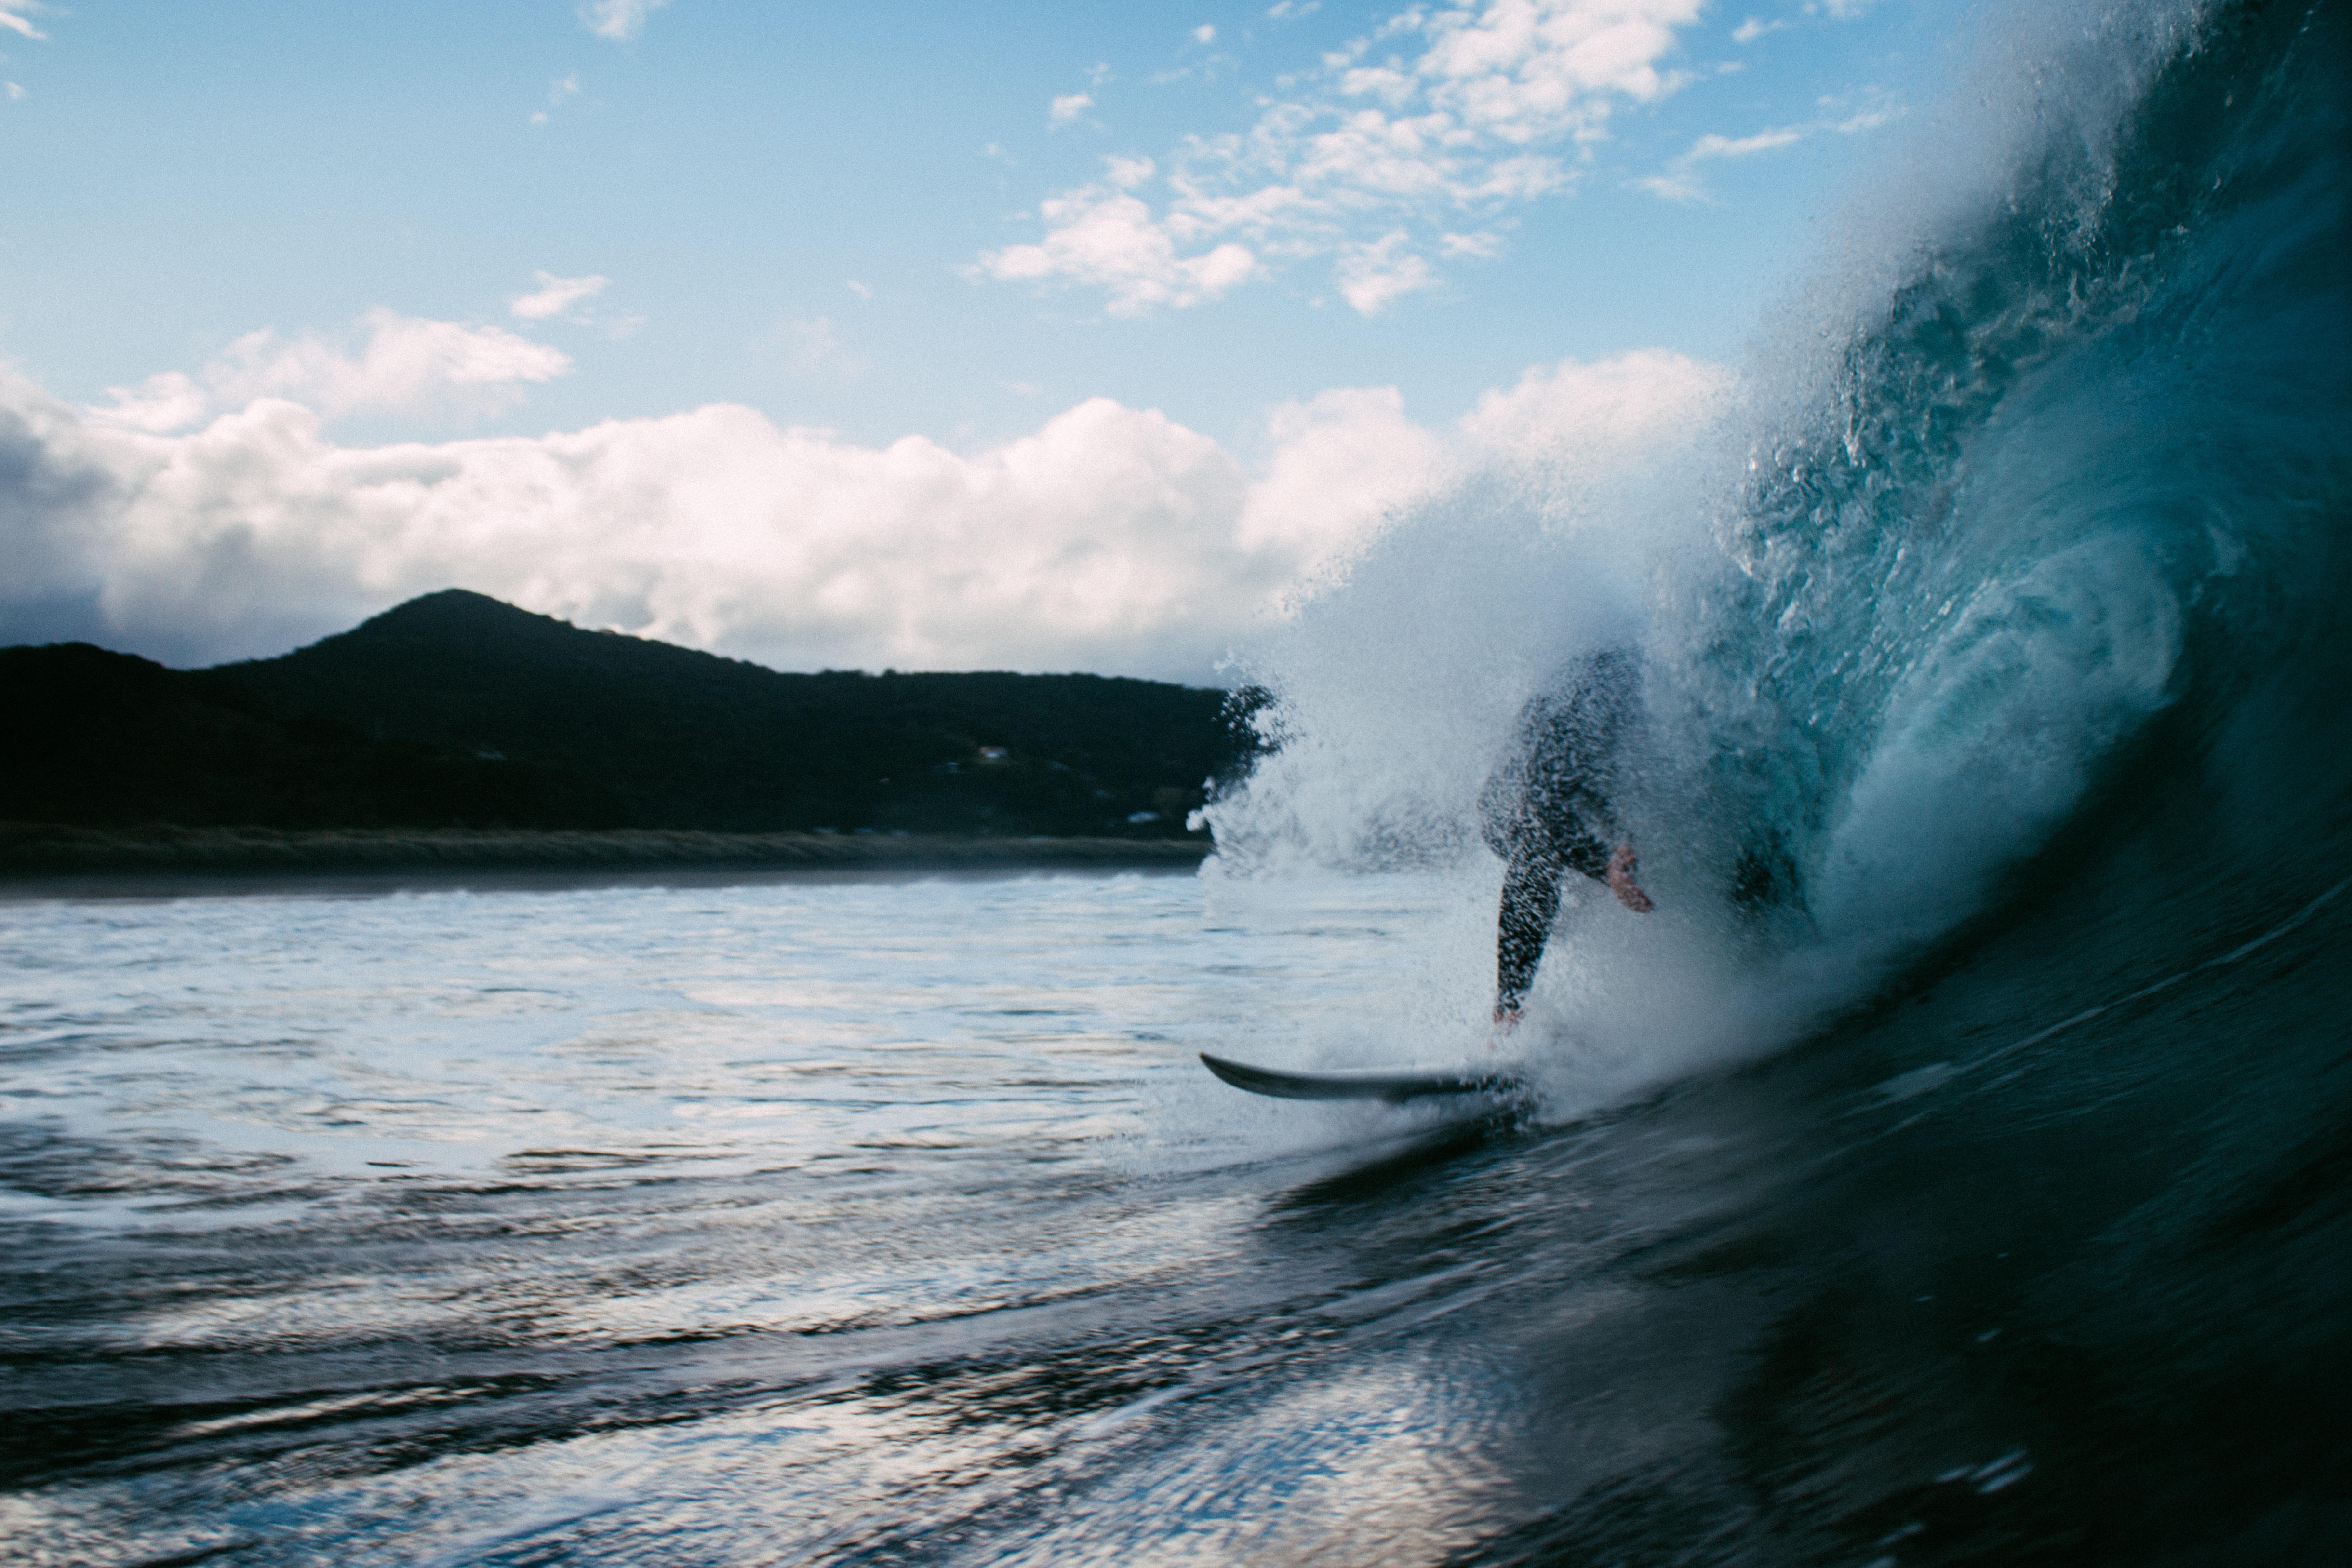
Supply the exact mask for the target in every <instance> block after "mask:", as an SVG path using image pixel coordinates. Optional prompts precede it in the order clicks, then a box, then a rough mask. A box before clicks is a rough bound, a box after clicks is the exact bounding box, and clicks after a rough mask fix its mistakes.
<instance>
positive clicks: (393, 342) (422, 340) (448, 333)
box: [89, 310, 572, 433]
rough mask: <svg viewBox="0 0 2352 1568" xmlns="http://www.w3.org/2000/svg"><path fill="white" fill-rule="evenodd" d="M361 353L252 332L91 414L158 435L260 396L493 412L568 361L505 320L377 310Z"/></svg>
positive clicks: (319, 403) (346, 409)
mask: <svg viewBox="0 0 2352 1568" xmlns="http://www.w3.org/2000/svg"><path fill="white" fill-rule="evenodd" d="M359 325H360V327H361V328H362V331H364V334H365V338H364V341H363V342H362V343H361V344H360V345H359V347H358V349H357V351H356V352H353V351H352V350H351V349H349V348H348V347H346V346H345V344H343V343H340V342H332V341H330V340H328V339H326V338H322V337H320V336H319V335H318V334H316V333H311V332H306V333H304V334H302V335H301V336H300V337H296V338H286V337H281V336H279V335H278V332H276V331H273V330H271V329H269V328H267V327H265V328H263V329H262V330H261V331H255V332H247V334H246V335H245V336H243V337H241V338H239V339H237V340H236V342H233V343H231V344H230V345H229V346H228V348H227V350H226V352H224V353H222V354H220V355H219V356H218V357H217V358H215V360H214V361H213V362H212V363H210V364H208V365H206V366H205V368H204V369H203V370H202V371H200V372H199V373H197V374H195V375H193V376H191V375H186V374H182V373H180V372H178V371H167V372H165V373H163V374H160V375H152V376H149V377H148V378H147V379H146V380H145V381H143V382H141V383H139V384H137V385H135V386H113V387H109V388H107V391H108V393H109V394H110V395H111V396H112V397H113V399H114V401H113V402H112V403H111V404H110V405H106V406H103V407H100V408H94V409H91V410H90V411H89V413H90V414H91V416H92V417H94V418H95V419H97V420H99V421H100V422H101V423H104V424H109V425H117V426H126V427H128V428H131V429H135V430H147V431H152V432H157V433H161V432H163V431H168V430H176V429H180V428H182V427H184V426H188V425H192V424H194V423H195V422H196V421H198V420H200V419H203V418H205V416H208V415H210V414H212V413H215V412H216V411H218V410H221V409H225V408H232V407H237V406H241V405H246V404H248V403H251V402H253V401H254V400H256V399H257V398H282V399H287V400H290V401H292V402H296V403H299V404H301V405H303V406H304V407H305V409H307V410H308V411H310V414H311V415H312V416H315V417H320V418H325V419H337V418H341V417H343V416H349V415H353V414H408V415H429V414H457V415H476V416H481V415H490V414H497V413H500V412H503V411H504V410H506V409H509V408H511V407H513V406H514V405H516V404H517V403H519V402H520V400H521V399H522V397H523V395H524V388H525V386H526V385H527V384H530V383H535V382H546V381H552V380H554V379H555V378H556V377H557V376H559V375H562V374H565V373H566V372H568V371H569V370H571V368H572V361H571V358H570V357H569V356H568V355H566V354H564V353H561V352H559V351H558V350H555V349H551V348H549V347H547V346H546V345H545V344H543V343H535V342H531V341H530V339H528V338H522V337H518V336H516V335H515V334H514V333H512V332H509V331H506V330H504V329H503V328H499V327H472V326H467V325H465V324H463V323H462V322H457V321H429V320H425V319H424V318H421V317H416V316H403V315H400V314H398V313H396V312H394V311H392V310H371V311H369V312H368V313H367V314H366V315H365V316H362V318H360V321H359Z"/></svg>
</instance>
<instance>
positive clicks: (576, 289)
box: [507, 272, 612, 321]
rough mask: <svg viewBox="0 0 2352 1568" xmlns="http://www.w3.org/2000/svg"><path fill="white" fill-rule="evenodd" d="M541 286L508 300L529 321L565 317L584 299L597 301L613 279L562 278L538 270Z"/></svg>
mask: <svg viewBox="0 0 2352 1568" xmlns="http://www.w3.org/2000/svg"><path fill="white" fill-rule="evenodd" d="M531 277H533V278H534V279H538V282H539V287H538V288H536V289H532V290H531V291H530V293H528V294H518V295H516V296H515V297H514V298H513V299H512V300H508V301H507V309H508V310H509V311H510V312H512V313H513V314H514V315H516V316H518V317H520V319H522V320H523V321H545V320H546V319H547V318H548V317H550V316H561V315H562V314H563V313H564V312H565V311H566V310H570V309H572V306H574V305H577V304H579V303H580V302H581V301H582V300H593V299H594V298H595V297H596V296H597V295H599V294H601V293H603V292H604V285H605V284H607V283H610V282H611V281H612V279H609V278H604V277H597V276H593V275H592V276H590V277H586V278H558V277H557V276H556V275H555V274H554V273H552V272H534V273H532V274H531Z"/></svg>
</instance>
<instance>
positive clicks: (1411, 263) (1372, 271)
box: [1339, 228, 1437, 316]
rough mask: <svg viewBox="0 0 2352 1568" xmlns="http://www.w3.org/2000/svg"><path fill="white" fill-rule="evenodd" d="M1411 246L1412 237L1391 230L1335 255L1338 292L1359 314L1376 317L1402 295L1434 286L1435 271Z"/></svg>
mask: <svg viewBox="0 0 2352 1568" xmlns="http://www.w3.org/2000/svg"><path fill="white" fill-rule="evenodd" d="M1411 244H1412V236H1410V235H1408V234H1406V233H1405V231H1404V230H1402V229H1401V228H1399V229H1391V230H1390V231H1389V232H1388V233H1386V234H1384V235H1382V236H1381V237H1380V238H1379V239H1377V240H1374V241H1373V242H1372V243H1370V245H1354V246H1349V247H1348V248H1347V249H1345V250H1343V251H1341V252H1340V253H1339V292H1340V294H1341V295H1342V296H1343V297H1344V298H1345V299H1346V300H1347V301H1348V303H1349V304H1350V305H1353V306H1354V307H1355V308H1356V310H1357V311H1358V312H1359V313H1360V314H1362V315H1366V316H1375V315H1378V314H1379V313H1380V312H1381V311H1382V310H1387V309H1388V308H1389V306H1390V305H1391V304H1393V303H1394V302H1395V301H1396V300H1399V299H1401V298H1402V297H1403V296H1404V295H1407V294H1411V293H1413V292H1415V291H1416V290H1419V289H1428V288H1432V287H1434V286H1435V284H1436V282H1437V273H1436V269H1435V268H1432V267H1431V266H1430V264H1429V261H1428V258H1425V257H1423V256H1420V255H1417V254H1416V253H1414V252H1413V251H1412V249H1410V248H1408V247H1410V246H1411Z"/></svg>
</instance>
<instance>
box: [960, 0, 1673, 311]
mask: <svg viewBox="0 0 2352 1568" xmlns="http://www.w3.org/2000/svg"><path fill="white" fill-rule="evenodd" d="M1701 5H1702V0H1477V3H1476V4H1475V5H1451V6H1435V7H1430V6H1423V7H1416V8H1414V9H1412V10H1408V11H1405V12H1402V13H1400V14H1398V15H1396V16H1392V17H1391V18H1390V19H1389V20H1388V21H1386V22H1385V23H1383V24H1381V26H1378V27H1377V28H1375V29H1374V31H1373V32H1372V33H1371V34H1370V35H1369V36H1367V37H1362V38H1359V39H1357V40H1356V41H1355V42H1353V43H1352V44H1350V45H1349V46H1348V47H1346V48H1345V49H1342V50H1339V51H1337V52H1335V53H1333V54H1331V55H1329V56H1327V57H1326V58H1325V60H1324V64H1323V67H1322V68H1321V69H1320V70H1318V71H1316V72H1312V73H1309V74H1308V75H1307V76H1306V77H1305V78H1302V79H1297V80H1295V81H1291V82H1290V85H1291V86H1295V87H1297V88H1300V89H1301V90H1300V91H1298V92H1297V93H1296V94H1295V95H1294V96H1291V97H1287V98H1283V99H1279V100H1273V101H1270V102H1268V103H1266V104H1265V107H1264V108H1263V110H1261V112H1260V114H1259V116H1258V119H1257V121H1256V122H1255V124H1254V125H1253V126H1251V128H1250V129H1249V130H1247V131H1244V132H1234V133H1229V134H1223V135H1217V136H1201V137H1193V138H1190V139H1188V140H1187V141H1186V142H1184V143H1183V144H1182V145H1181V147H1179V148H1178V149H1177V150H1175V151H1174V152H1172V153H1170V154H1169V156H1168V157H1167V158H1166V159H1165V160H1163V161H1162V163H1161V164H1160V165H1159V167H1160V168H1162V169H1164V179H1165V183H1166V191H1165V194H1164V196H1163V197H1162V199H1161V200H1160V201H1159V203H1158V204H1157V205H1151V204H1149V203H1147V202H1146V200H1145V199H1144V196H1143V195H1141V191H1140V188H1141V185H1142V184H1143V178H1137V179H1132V180H1127V181H1124V182H1119V181H1114V184H1121V186H1122V188H1123V189H1125V190H1127V191H1129V192H1130V193H1132V194H1131V195H1129V198H1128V200H1127V202H1126V204H1125V205H1118V206H1117V207H1116V208H1115V209H1114V208H1108V207H1107V205H1106V199H1105V193H1104V189H1103V187H1101V186H1086V187H1081V188H1079V189H1077V190H1073V191H1065V192H1063V193H1061V194H1060V195H1058V196H1056V197H1055V198H1053V199H1051V200H1049V201H1046V202H1044V203H1041V204H1040V206H1039V211H1040V215H1041V216H1042V217H1043V218H1044V220H1045V229H1046V233H1045V237H1044V239H1043V240H1041V241H1040V242H1039V243H1037V244H1034V245H1017V246H1012V247H1006V248H1005V249H1003V250H998V251H993V252H991V253H989V254H987V255H985V256H983V257H982V258H981V262H980V266H981V270H982V272H984V273H985V274H987V275H989V276H992V277H995V278H1000V279H1025V280H1031V281H1036V282H1058V283H1066V284H1076V285H1079V286H1082V287H1090V288H1096V289H1102V290H1104V291H1105V292H1107V293H1108V295H1109V296H1110V298H1111V309H1112V310H1114V311H1118V312H1120V313H1134V312H1136V311H1138V310H1149V309H1151V308H1152V307H1153V306H1155V305H1161V304H1165V305H1170V306H1182V305H1190V304H1198V303H1201V302H1202V301H1205V300H1213V299H1215V298H1217V297H1218V296H1219V295H1220V294H1222V293H1223V292H1224V291H1225V289H1229V288H1231V287H1232V286H1233V285H1234V283H1237V282H1239V281H1241V280H1242V279H1244V278H1248V277H1255V276H1258V275H1261V274H1262V273H1263V272H1265V270H1266V269H1267V268H1268V267H1269V266H1270V265H1273V264H1277V263H1280V264H1286V263H1290V262H1295V261H1298V260H1303V259H1308V258H1328V259H1329V261H1330V263H1331V265H1332V266H1333V268H1334V269H1335V271H1336V273H1337V274H1338V279H1339V288H1340V292H1341V294H1342V295H1343V296H1345V297H1346V298H1347V299H1348V300H1349V302H1350V303H1351V304H1353V305H1354V306H1355V307H1356V308H1357V309H1358V310H1366V311H1371V310H1382V309H1385V308H1386V307H1387V306H1388V305H1389V304H1391V302H1393V301H1394V300H1396V299H1397V298H1398V297H1399V296H1400V295H1401V294H1403V293H1407V292H1411V291H1412V290H1414V289H1423V288H1428V287H1430V286H1432V285H1433V283H1434V282H1435V281H1436V275H1435V271H1434V268H1433V263H1432V261H1431V259H1430V253H1431V252H1432V251H1436V252H1439V253H1444V245H1445V242H1444V235H1445V234H1447V233H1460V232H1463V231H1464V229H1465V223H1464V218H1465V216H1467V217H1469V218H1471V219H1472V220H1473V221H1474V222H1475V221H1476V220H1478V219H1480V218H1487V217H1491V215H1494V214H1496V213H1497V212H1499V211H1501V210H1502V209H1506V208H1508V207H1510V206H1512V205H1517V204H1523V203H1526V202H1529V201H1533V200H1536V199H1538V198H1539V197H1542V196H1544V195H1549V194H1552V193H1555V192H1559V191H1562V190H1566V189H1568V188H1570V186H1572V185H1573V184H1574V183H1575V181H1576V178H1577V165H1578V163H1579V162H1580V158H1581V156H1582V154H1581V153H1580V152H1579V149H1580V148H1581V147H1582V146H1583V145H1584V144H1586V143H1588V142H1591V141H1593V140H1595V139H1597V138H1600V137H1601V136H1602V135H1604V134H1605V133H1606V127H1607V124H1608V121H1609V120H1610V117H1611V116H1612V114H1613V113H1614V112H1615V111H1616V110H1618V109H1619V108H1620V107H1622V106H1623V105H1625V104H1628V103H1636V104H1639V103H1651V102H1654V101H1656V100H1658V99H1660V98H1662V97H1664V95H1666V94H1667V93H1670V92H1672V91H1674V90H1675V88H1677V87H1678V86H1680V85H1681V83H1682V81H1683V78H1682V77H1681V76H1679V75H1677V74H1676V73H1675V72H1673V71H1671V70H1668V69H1667V68H1665V66H1664V61H1665V60H1666V58H1668V57H1669V56H1670V55H1672V54H1673V52H1674V51H1675V47H1676V36H1677V30H1678V29H1679V28H1682V27H1685V26H1689V25H1690V24H1691V23H1693V22H1694V21H1696V19H1697V16H1698V15H1699V12H1700V9H1701ZM1304 14H1305V12H1304V9H1303V8H1297V7H1293V8H1289V9H1286V8H1285V7H1283V6H1276V9H1275V10H1274V11H1273V12H1271V13H1269V15H1272V16H1277V17H1279V16H1297V15H1304ZM1416 49H1417V50H1418V52H1417V53H1415V52H1413V51H1414V50H1416ZM1286 80H1289V79H1286ZM1145 177H1149V176H1145ZM1114 215H1115V216H1116V218H1117V222H1118V230H1119V235H1120V241H1119V244H1118V246H1117V247H1110V246H1107V245H1106V244H1104V243H1102V242H1103V240H1104V239H1105V238H1106V235H1105V234H1104V233H1103V232H1100V231H1101V229H1102V226H1103V225H1104V224H1105V221H1106V218H1107V216H1114ZM1079 225H1086V226H1094V227H1095V228H1096V229H1097V233H1095V234H1094V235H1092V236H1089V237H1084V238H1082V239H1077V240H1075V241H1072V242H1069V243H1064V239H1065V237H1064V235H1063V234H1062V232H1061V231H1062V230H1063V229H1064V228H1065V227H1066V226H1079ZM1146 231H1149V234H1150V235H1151V236H1156V237H1157V238H1156V239H1153V238H1150V237H1147V233H1146ZM1244 247H1248V248H1245V249H1244ZM1236 251H1238V252H1239V253H1240V254H1242V255H1246V256H1248V257H1249V258H1250V260H1251V265H1250V266H1249V267H1248V268H1246V269H1245V270H1244V271H1242V272H1241V273H1239V274H1238V275H1237V276H1234V277H1233V278H1232V279H1230V280H1229V281H1227V282H1226V283H1225V284H1224V285H1223V287H1220V288H1205V287H1194V288H1189V289H1188V288H1183V287H1178V286H1171V283H1170V281H1169V280H1170V279H1171V278H1174V277H1176V276H1178V275H1180V274H1181V272H1182V271H1183V269H1185V268H1188V267H1190V266H1192V265H1193V264H1194V263H1196V262H1201V261H1204V260H1206V258H1208V257H1209V256H1211V255H1214V254H1217V253H1219V252H1223V253H1224V254H1227V255H1228V256H1231V255H1233V254H1234V252H1236ZM1455 254H1459V252H1456V253H1455ZM1120 258H1129V260H1131V261H1132V263H1133V267H1134V270H1133V271H1129V270H1124V269H1122V268H1121V266H1120V265H1119V262H1120Z"/></svg>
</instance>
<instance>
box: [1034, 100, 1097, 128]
mask: <svg viewBox="0 0 2352 1568" xmlns="http://www.w3.org/2000/svg"><path fill="white" fill-rule="evenodd" d="M1094 106H1095V100H1094V95H1093V94H1092V93H1087V92H1066V93H1064V94H1063V95H1062V96H1061V97H1059V98H1057V99H1055V100H1054V101H1053V102H1052V103H1051V104H1049V105H1047V106H1046V110H1045V119H1046V121H1047V122H1048V123H1049V124H1053V125H1067V124H1069V123H1070V121H1074V120H1076V119H1078V118H1079V117H1080V116H1081V115H1083V114H1085V113H1086V111H1087V110H1089V109H1092V108H1093V107H1094Z"/></svg>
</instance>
